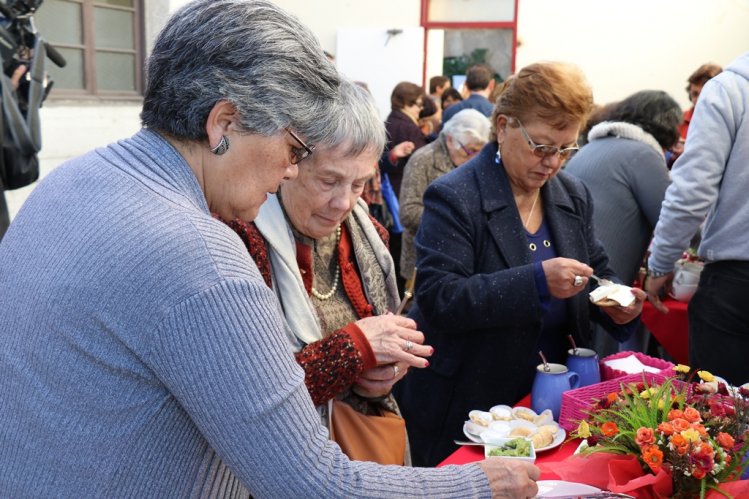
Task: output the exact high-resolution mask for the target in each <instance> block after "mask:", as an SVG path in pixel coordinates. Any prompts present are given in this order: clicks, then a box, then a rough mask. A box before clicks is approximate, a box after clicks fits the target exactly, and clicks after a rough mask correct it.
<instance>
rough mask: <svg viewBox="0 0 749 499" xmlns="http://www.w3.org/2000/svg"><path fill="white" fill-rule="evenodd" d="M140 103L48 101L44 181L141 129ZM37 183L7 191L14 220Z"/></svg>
mask: <svg viewBox="0 0 749 499" xmlns="http://www.w3.org/2000/svg"><path fill="white" fill-rule="evenodd" d="M140 107H141V106H140V103H132V102H131V103H120V104H118V103H108V104H101V103H96V104H91V103H89V104H86V103H81V102H54V101H48V102H46V103H45V104H44V107H42V109H41V111H40V120H41V124H42V150H41V152H40V153H39V162H40V178H41V177H44V176H45V175H46V174H47V173H49V172H50V171H51V170H52V169H53V168H55V167H56V166H58V165H59V164H60V163H62V162H63V161H65V160H67V159H69V158H72V157H74V156H78V155H80V154H83V153H85V152H87V151H89V150H91V149H94V148H96V147H100V146H105V145H107V144H109V143H110V142H114V141H116V140H118V139H121V138H123V137H128V136H130V135H132V134H134V133H135V132H136V131H138V130H139V129H140V118H139V113H140ZM35 185H36V184H32V185H29V186H27V187H24V188H22V189H16V190H15V191H6V192H5V198H6V200H7V202H8V212H9V213H10V216H11V220H12V218H13V217H14V216H15V214H16V213H17V212H18V210H19V208H20V207H21V205H22V204H23V201H24V200H25V199H26V196H28V195H29V193H30V192H31V191H32V189H33V188H34V186H35Z"/></svg>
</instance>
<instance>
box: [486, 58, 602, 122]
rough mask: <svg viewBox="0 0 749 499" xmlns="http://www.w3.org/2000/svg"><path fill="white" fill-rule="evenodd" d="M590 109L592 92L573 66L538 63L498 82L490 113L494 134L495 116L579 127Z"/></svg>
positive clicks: (581, 73)
mask: <svg viewBox="0 0 749 499" xmlns="http://www.w3.org/2000/svg"><path fill="white" fill-rule="evenodd" d="M592 109H593V91H592V90H591V88H590V85H589V84H588V81H587V80H586V78H585V75H584V74H583V72H582V71H581V70H580V68H578V67H577V66H575V65H572V64H568V63H563V62H538V63H535V64H531V65H529V66H526V67H524V68H523V69H521V70H520V71H519V72H518V73H517V74H516V75H513V76H511V77H509V78H508V79H507V81H505V82H504V83H503V84H502V89H501V91H500V92H499V96H498V97H497V100H496V103H495V106H494V114H493V115H492V133H493V134H496V126H497V116H499V115H500V114H504V115H506V116H512V117H515V118H518V119H519V120H520V121H522V122H525V121H532V119H534V118H540V119H541V120H543V121H545V122H546V123H548V124H549V125H551V126H552V127H554V128H557V129H562V128H566V127H567V126H570V125H577V126H579V127H580V128H582V127H583V126H584V125H585V122H586V121H587V119H588V116H589V115H590V112H591V110H592Z"/></svg>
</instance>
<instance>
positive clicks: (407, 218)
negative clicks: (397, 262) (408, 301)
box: [399, 109, 491, 288]
mask: <svg viewBox="0 0 749 499" xmlns="http://www.w3.org/2000/svg"><path fill="white" fill-rule="evenodd" d="M490 131H491V122H490V121H489V119H488V118H487V117H486V116H484V115H483V114H481V113H480V112H478V111H476V110H475V109H464V110H462V111H461V112H459V113H458V114H456V115H455V116H454V117H453V119H451V120H450V121H449V122H447V123H446V124H445V128H443V129H442V132H441V133H440V134H439V137H438V138H437V140H435V141H434V142H432V143H431V144H428V145H427V146H425V147H422V148H421V149H419V150H418V151H416V153H414V154H413V156H411V159H409V160H408V163H407V164H406V170H405V173H404V175H403V184H402V185H401V193H400V198H399V199H400V209H401V212H400V215H401V223H402V224H403V247H402V249H401V268H400V272H401V276H402V277H403V278H404V279H406V280H410V279H411V278H412V277H413V273H414V265H415V263H416V249H415V248H414V237H415V236H416V231H417V230H418V229H419V223H420V222H421V214H422V212H423V211H424V203H423V201H422V197H423V196H424V191H425V190H426V189H427V187H428V186H429V185H430V184H431V183H432V182H434V181H435V180H437V179H438V178H439V177H441V176H442V175H444V174H445V173H449V172H450V171H452V170H453V169H455V168H456V167H458V166H460V165H462V164H463V163H465V162H466V161H468V160H469V159H471V158H472V157H473V156H475V155H476V154H477V153H478V152H479V151H480V150H481V148H482V147H484V145H486V143H487V142H488V141H489V134H490ZM410 284H412V283H410V282H407V283H406V288H410V287H411V286H410Z"/></svg>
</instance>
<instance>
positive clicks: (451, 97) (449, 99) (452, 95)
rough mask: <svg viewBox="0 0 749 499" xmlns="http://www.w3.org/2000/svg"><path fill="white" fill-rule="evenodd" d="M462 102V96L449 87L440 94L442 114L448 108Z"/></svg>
mask: <svg viewBox="0 0 749 499" xmlns="http://www.w3.org/2000/svg"><path fill="white" fill-rule="evenodd" d="M462 100H463V96H462V95H460V92H458V90H457V89H455V88H453V87H450V88H448V89H447V90H445V91H444V92H443V93H442V112H443V113H444V112H445V109H447V108H448V107H450V106H452V105H454V104H457V103H458V102H460V101H462Z"/></svg>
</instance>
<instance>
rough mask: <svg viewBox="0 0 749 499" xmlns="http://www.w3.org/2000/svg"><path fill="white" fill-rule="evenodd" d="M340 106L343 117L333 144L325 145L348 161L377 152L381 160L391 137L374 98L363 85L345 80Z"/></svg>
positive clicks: (341, 87) (336, 127)
mask: <svg viewBox="0 0 749 499" xmlns="http://www.w3.org/2000/svg"><path fill="white" fill-rule="evenodd" d="M337 105H339V106H340V108H341V113H340V115H341V116H340V118H339V120H338V122H337V123H336V124H335V125H336V126H335V129H334V132H333V133H332V134H331V136H330V141H328V142H326V143H325V144H323V145H324V146H326V147H329V148H331V149H340V151H341V152H342V153H343V155H344V156H347V157H356V156H359V155H360V154H361V153H363V152H365V151H371V152H374V153H376V154H377V156H378V157H379V155H380V154H382V150H383V149H384V148H385V143H386V142H387V135H386V132H385V123H384V122H383V121H382V119H381V118H380V112H379V110H378V109H377V104H376V103H375V100H374V98H373V97H372V95H371V94H370V93H369V92H368V91H367V90H366V89H365V88H362V87H361V86H360V85H358V84H356V83H354V82H352V81H349V80H347V79H343V80H342V81H341V85H340V87H339V98H338V100H337Z"/></svg>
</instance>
